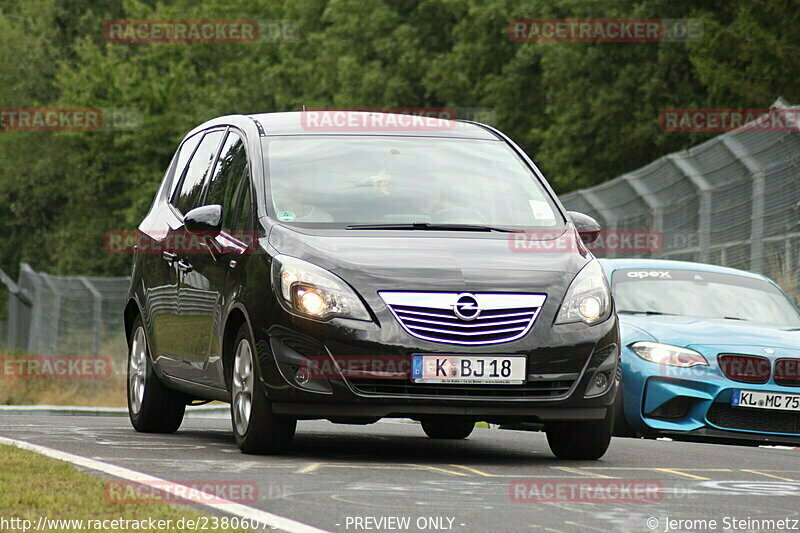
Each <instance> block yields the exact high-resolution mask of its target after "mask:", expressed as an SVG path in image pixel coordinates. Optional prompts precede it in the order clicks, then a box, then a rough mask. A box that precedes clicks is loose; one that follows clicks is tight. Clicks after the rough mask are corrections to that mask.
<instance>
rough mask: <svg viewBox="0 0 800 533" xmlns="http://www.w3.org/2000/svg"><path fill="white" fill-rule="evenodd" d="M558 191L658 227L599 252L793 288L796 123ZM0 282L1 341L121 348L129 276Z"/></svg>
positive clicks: (83, 349)
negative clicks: (720, 268) (747, 274)
mask: <svg viewBox="0 0 800 533" xmlns="http://www.w3.org/2000/svg"><path fill="white" fill-rule="evenodd" d="M794 109H800V108H794ZM561 200H562V201H563V203H564V205H565V206H566V207H567V208H568V209H571V210H575V211H581V212H584V213H587V214H589V215H591V216H594V217H595V218H597V219H598V221H600V222H601V224H602V225H603V226H604V227H605V228H606V229H609V230H612V231H613V230H633V231H636V230H644V231H648V232H652V231H656V232H659V233H660V235H662V236H663V239H662V241H661V246H660V247H659V249H658V250H655V251H652V252H648V253H641V252H639V253H631V252H630V251H625V250H622V251H620V252H608V253H605V254H598V255H606V256H609V257H614V256H622V255H624V256H647V257H662V258H669V259H681V260H689V261H701V262H709V263H715V264H720V265H725V266H732V267H736V268H742V269H745V270H752V271H755V272H760V273H763V274H766V275H768V276H769V277H771V278H772V279H774V280H775V281H777V282H778V283H779V284H780V285H781V286H782V287H783V288H784V289H785V290H786V291H787V292H788V293H789V294H791V295H793V296H794V297H795V298H798V297H800V131H788V132H764V131H759V132H755V131H746V130H739V131H733V132H728V133H725V134H723V135H720V136H718V137H715V138H714V139H711V140H710V141H707V142H705V143H703V144H700V145H698V146H695V147H693V148H690V149H689V150H687V151H684V152H679V153H674V154H669V155H667V156H665V157H662V158H660V159H658V160H656V161H654V162H652V163H650V164H649V165H647V166H645V167H642V168H640V169H638V170H635V171H633V172H630V173H629V174H625V175H623V176H620V177H618V178H616V179H613V180H611V181H609V182H606V183H603V184H601V185H598V186H596V187H592V188H589V189H583V190H579V191H576V192H573V193H570V194H567V195H564V196H562V198H561ZM0 282H2V283H4V284H5V285H6V287H7V288H8V290H9V295H8V317H7V319H6V321H5V324H3V325H2V330H3V331H4V332H5V335H4V336H3V337H0V338H4V339H5V344H6V349H9V348H10V349H13V350H15V351H18V352H20V353H26V354H40V355H112V357H113V356H114V354H116V353H117V352H119V351H120V350H121V357H124V351H125V344H124V334H123V319H122V309H123V307H124V304H125V295H126V293H127V289H128V284H129V278H127V277H117V278H99V277H82V276H78V277H71V276H70V277H67V276H53V275H49V274H43V273H39V272H35V271H34V270H33V269H32V268H31V267H30V266H28V265H27V264H24V263H23V264H22V266H21V269H20V274H19V280H18V281H16V282H15V281H13V280H11V279H10V278H9V277H8V276H7V275H6V274H5V273H4V272H2V270H0ZM201 304H202V305H207V302H202V301H200V300H198V301H197V305H201ZM217 318H218V317H217Z"/></svg>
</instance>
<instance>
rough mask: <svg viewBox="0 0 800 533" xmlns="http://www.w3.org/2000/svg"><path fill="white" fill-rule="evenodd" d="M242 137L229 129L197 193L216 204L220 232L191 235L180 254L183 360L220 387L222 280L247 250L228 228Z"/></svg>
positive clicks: (241, 166)
mask: <svg viewBox="0 0 800 533" xmlns="http://www.w3.org/2000/svg"><path fill="white" fill-rule="evenodd" d="M247 168H248V164H247V154H246V151H245V144H244V137H243V135H242V134H241V133H239V132H238V131H236V130H234V129H230V130H229V131H228V133H227V135H226V137H225V140H224V142H223V144H222V148H221V149H220V152H219V157H218V159H217V161H216V163H215V164H214V167H213V169H212V171H211V173H210V177H209V179H208V180H207V183H206V185H205V188H204V192H203V199H202V202H201V204H202V205H220V206H222V231H220V233H219V234H218V235H216V236H211V235H203V236H200V237H199V238H198V236H194V239H195V241H196V244H197V246H194V245H193V246H192V248H191V253H188V254H186V256H184V257H182V261H184V262H185V263H187V264H188V266H189V267H190V268H189V270H188V271H186V272H185V273H184V274H183V277H182V280H181V284H180V289H179V291H180V296H179V299H180V302H181V323H182V325H183V328H184V330H185V331H186V334H187V336H188V337H190V338H191V339H192V342H191V343H190V344H187V348H188V349H189V352H188V353H187V354H186V356H187V360H188V361H191V364H192V365H193V366H194V367H195V368H196V370H197V372H195V373H194V379H193V380H194V381H196V382H198V383H201V384H203V385H207V386H212V387H216V388H224V387H225V385H224V375H223V368H222V327H223V324H222V320H223V309H225V304H226V302H225V301H224V298H225V282H226V278H227V275H228V272H229V271H230V270H231V269H233V268H235V266H236V264H237V260H238V256H240V255H241V254H243V253H244V252H245V251H246V249H247V243H246V240H245V237H246V235H242V234H238V233H236V232H235V231H234V217H235V214H236V200H235V193H236V190H237V187H238V185H239V183H240V182H241V181H242V179H243V177H246V176H245V174H246V170H247ZM187 238H188V236H187Z"/></svg>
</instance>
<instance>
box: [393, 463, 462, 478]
mask: <svg viewBox="0 0 800 533" xmlns="http://www.w3.org/2000/svg"><path fill="white" fill-rule="evenodd" d="M408 466H415V467H417V468H422V469H424V470H434V471H436V472H444V473H445V474H450V475H453V476H467V477H469V474H465V473H464V472H456V471H455V470H447V469H446V468H437V467H435V466H428V465H416V464H411V463H409V464H408Z"/></svg>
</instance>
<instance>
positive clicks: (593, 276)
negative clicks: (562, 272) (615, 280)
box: [556, 260, 611, 326]
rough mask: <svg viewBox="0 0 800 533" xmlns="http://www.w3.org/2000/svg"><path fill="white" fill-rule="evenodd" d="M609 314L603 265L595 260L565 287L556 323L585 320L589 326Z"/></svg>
mask: <svg viewBox="0 0 800 533" xmlns="http://www.w3.org/2000/svg"><path fill="white" fill-rule="evenodd" d="M610 314H611V292H610V291H609V289H608V281H606V275H605V273H604V272H603V267H601V266H600V263H599V262H597V260H592V261H591V262H589V263H588V264H587V265H586V266H585V267H583V269H581V271H580V272H578V275H577V276H575V279H574V280H572V284H571V285H570V286H569V289H567V295H566V296H565V297H564V302H563V303H562V304H561V311H559V313H558V318H556V324H569V323H570V322H585V323H586V324H589V325H590V326H591V325H592V324H597V323H599V322H602V321H603V320H605V319H607V318H608V316H609V315H610Z"/></svg>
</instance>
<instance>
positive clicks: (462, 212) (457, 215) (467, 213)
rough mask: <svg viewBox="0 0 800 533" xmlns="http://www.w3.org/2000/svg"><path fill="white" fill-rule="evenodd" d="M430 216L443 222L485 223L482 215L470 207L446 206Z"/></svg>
mask: <svg viewBox="0 0 800 533" xmlns="http://www.w3.org/2000/svg"><path fill="white" fill-rule="evenodd" d="M431 218H432V219H433V220H435V221H436V222H440V223H444V224H486V219H485V218H484V216H483V215H482V214H480V213H479V212H478V211H476V210H475V209H472V208H470V207H448V208H447V209H442V210H441V211H437V212H436V213H435V214H434V215H433V216H432V217H431Z"/></svg>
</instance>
